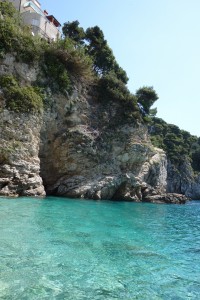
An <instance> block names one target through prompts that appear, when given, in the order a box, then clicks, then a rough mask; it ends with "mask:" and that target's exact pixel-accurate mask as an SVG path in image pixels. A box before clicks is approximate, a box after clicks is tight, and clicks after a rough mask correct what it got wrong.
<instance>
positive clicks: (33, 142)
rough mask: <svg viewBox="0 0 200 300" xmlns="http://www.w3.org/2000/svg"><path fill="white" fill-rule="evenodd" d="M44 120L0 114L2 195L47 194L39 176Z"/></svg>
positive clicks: (30, 116) (0, 176) (0, 180)
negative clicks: (40, 145) (40, 137)
mask: <svg viewBox="0 0 200 300" xmlns="http://www.w3.org/2000/svg"><path fill="white" fill-rule="evenodd" d="M40 127H41V118H39V117H38V116H33V115H26V114H17V113H13V112H9V111H8V110H6V109H4V110H3V111H2V112H0V195H1V196H35V195H40V196H41V195H45V191H44V187H43V183H42V179H41V177H40V175H39V172H40V160H39V157H38V152H39V136H40Z"/></svg>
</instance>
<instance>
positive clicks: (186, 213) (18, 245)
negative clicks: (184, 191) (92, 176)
mask: <svg viewBox="0 0 200 300" xmlns="http://www.w3.org/2000/svg"><path fill="white" fill-rule="evenodd" d="M0 207H1V210H0V230H1V235H0V299H12V300H15V299H17V300H18V299H20V300H21V299H30V300H31V299H62V300H63V299H67V300H70V299H73V300H75V299H76V300H79V299H81V300H82V299H92V300H95V299H98V300H99V299H109V300H111V299H142V300H143V299H144V300H147V299H148V300H151V299H153V300H156V299H159V300H160V299H166V300H168V299H174V300H178V299H199V295H200V264H199V253H200V235H199V232H200V218H199V216H200V202H195V203H193V202H190V203H188V204H187V205H185V206H182V205H180V206H179V205H174V206H173V205H172V206H170V205H152V204H140V203H120V202H117V203H115V202H108V201H102V202H95V201H83V200H80V201H79V200H70V199H59V198H53V197H51V198H46V199H45V200H39V199H33V198H19V199H13V200H9V201H8V200H7V199H4V198H1V199H0Z"/></svg>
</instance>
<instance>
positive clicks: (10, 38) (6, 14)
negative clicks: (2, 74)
mask: <svg viewBox="0 0 200 300" xmlns="http://www.w3.org/2000/svg"><path fill="white" fill-rule="evenodd" d="M0 13H1V18H0V56H4V54H6V53H8V52H10V53H16V54H17V58H18V60H21V61H23V62H25V63H33V62H34V61H37V60H38V59H39V57H40V55H41V53H42V52H43V49H44V48H45V47H46V45H47V43H46V42H45V41H42V40H41V39H39V38H38V37H33V36H31V33H30V29H29V28H28V27H27V26H25V25H23V23H22V21H21V19H20V16H19V14H18V12H17V11H16V10H15V8H14V7H13V5H12V4H11V3H9V2H7V1H5V2H0Z"/></svg>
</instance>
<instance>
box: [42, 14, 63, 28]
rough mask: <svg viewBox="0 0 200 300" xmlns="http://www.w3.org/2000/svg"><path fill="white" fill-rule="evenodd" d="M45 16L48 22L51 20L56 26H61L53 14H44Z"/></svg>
mask: <svg viewBox="0 0 200 300" xmlns="http://www.w3.org/2000/svg"><path fill="white" fill-rule="evenodd" d="M46 18H47V19H48V20H49V21H50V22H53V24H54V25H55V26H56V27H59V26H61V24H60V23H59V22H58V20H57V19H56V18H55V17H54V16H53V15H50V16H46Z"/></svg>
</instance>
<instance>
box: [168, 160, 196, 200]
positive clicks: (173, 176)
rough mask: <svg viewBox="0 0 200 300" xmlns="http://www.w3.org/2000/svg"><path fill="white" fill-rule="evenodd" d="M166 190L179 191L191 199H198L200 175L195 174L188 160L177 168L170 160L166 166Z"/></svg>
mask: <svg viewBox="0 0 200 300" xmlns="http://www.w3.org/2000/svg"><path fill="white" fill-rule="evenodd" d="M167 173H168V177H167V192H169V193H170V192H173V193H180V194H184V195H186V196H187V197H188V198H191V199H200V175H198V174H197V175H195V174H194V171H193V169H192V167H191V164H190V162H189V161H187V160H186V161H185V162H184V163H183V164H182V165H180V166H179V167H178V168H177V167H175V166H174V165H173V164H172V163H171V162H170V161H169V162H168V167H167Z"/></svg>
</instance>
